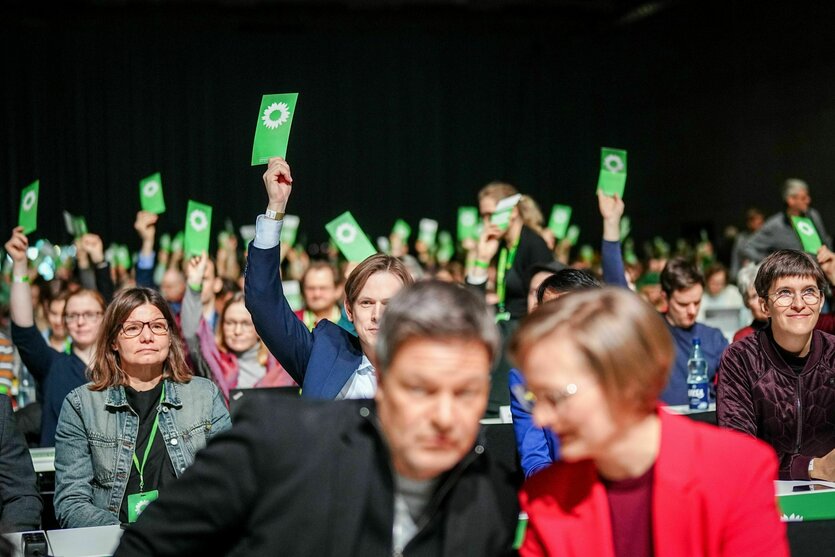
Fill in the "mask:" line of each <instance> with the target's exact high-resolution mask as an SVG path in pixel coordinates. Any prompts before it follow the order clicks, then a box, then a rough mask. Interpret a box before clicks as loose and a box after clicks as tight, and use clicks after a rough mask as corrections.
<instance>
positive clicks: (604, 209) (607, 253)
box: [597, 190, 629, 288]
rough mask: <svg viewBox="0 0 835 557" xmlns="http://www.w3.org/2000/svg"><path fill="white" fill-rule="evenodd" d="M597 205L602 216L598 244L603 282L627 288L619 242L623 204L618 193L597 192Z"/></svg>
mask: <svg viewBox="0 0 835 557" xmlns="http://www.w3.org/2000/svg"><path fill="white" fill-rule="evenodd" d="M597 206H598V208H599V209H600V216H601V217H603V242H602V245H601V246H600V253H601V255H602V266H603V282H605V283H606V284H610V285H612V286H622V287H623V288H629V284H628V283H627V282H626V276H625V274H624V268H623V255H622V254H621V244H620V221H621V218H623V211H624V209H625V205H624V203H623V199H621V198H620V196H619V195H617V194H615V195H606V194H605V193H603V192H602V191H599V190H598V192H597Z"/></svg>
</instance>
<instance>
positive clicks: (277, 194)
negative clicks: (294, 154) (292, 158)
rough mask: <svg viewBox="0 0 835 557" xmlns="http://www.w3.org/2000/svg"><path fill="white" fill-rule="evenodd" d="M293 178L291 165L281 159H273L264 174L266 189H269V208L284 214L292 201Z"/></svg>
mask: <svg viewBox="0 0 835 557" xmlns="http://www.w3.org/2000/svg"><path fill="white" fill-rule="evenodd" d="M292 186H293V177H292V176H291V175H290V165H289V164H287V161H285V160H284V159H283V158H281V157H273V158H271V159H270V160H269V162H268V164H267V171H266V172H264V187H266V188H267V196H268V197H269V200H270V201H269V205H268V206H267V208H269V209H271V210H273V211H278V212H279V213H283V212H284V210H285V208H286V207H287V200H288V199H290V192H291V190H292V189H293V187H292Z"/></svg>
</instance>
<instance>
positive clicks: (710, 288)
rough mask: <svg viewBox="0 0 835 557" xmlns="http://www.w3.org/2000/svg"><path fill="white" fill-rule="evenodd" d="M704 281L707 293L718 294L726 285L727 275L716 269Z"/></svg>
mask: <svg viewBox="0 0 835 557" xmlns="http://www.w3.org/2000/svg"><path fill="white" fill-rule="evenodd" d="M705 282H706V284H707V292H708V294H710V295H711V296H718V295H719V294H721V293H722V290H724V289H725V287H726V286H728V275H727V274H725V271H718V272H715V273H713V274H712V275H710V277H709V278H708V279H707V280H706V281H705Z"/></svg>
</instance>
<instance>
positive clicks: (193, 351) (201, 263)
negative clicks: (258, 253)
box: [180, 254, 296, 401]
mask: <svg viewBox="0 0 835 557" xmlns="http://www.w3.org/2000/svg"><path fill="white" fill-rule="evenodd" d="M207 263H208V257H207V256H206V254H203V255H202V256H197V257H192V258H191V259H190V260H189V262H188V264H187V269H186V275H187V281H188V286H189V287H188V289H187V290H186V294H185V297H184V298H183V308H182V311H181V312H180V323H181V325H182V328H183V337H184V338H185V340H186V343H188V347H189V353H190V355H191V359H192V361H193V363H194V365H195V366H196V367H197V369H198V370H199V372H201V374H203V375H205V376H206V377H211V378H213V379H214V381H215V383H217V385H218V386H219V387H220V390H221V392H222V393H223V397H224V398H225V399H226V401H228V400H229V391H230V390H231V389H235V388H253V387H291V386H294V385H296V382H295V381H293V378H292V377H290V375H289V374H288V373H287V372H286V371H285V370H284V368H283V367H281V364H279V363H278V360H276V359H275V357H273V355H272V354H270V352H269V351H268V350H267V347H266V346H265V345H264V343H263V342H261V337H259V336H258V333H257V332H256V331H255V325H254V324H253V323H252V315H250V313H249V310H248V309H246V305H245V304H244V296H243V293H241V292H238V293H237V294H235V295H234V296H232V297H231V298H230V299H229V300H227V301H226V303H225V304H224V305H223V309H222V310H221V312H220V318H219V319H218V326H217V331H213V330H212V328H211V326H210V325H209V323H208V322H207V321H206V320H205V319H203V318H202V307H201V302H200V293H201V291H202V288H203V286H202V285H203V273H204V272H205V271H206V265H207Z"/></svg>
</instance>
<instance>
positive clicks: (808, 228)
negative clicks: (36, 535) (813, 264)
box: [791, 216, 823, 255]
mask: <svg viewBox="0 0 835 557" xmlns="http://www.w3.org/2000/svg"><path fill="white" fill-rule="evenodd" d="M791 219H792V226H794V231H795V232H797V237H798V238H800V243H801V244H803V251H805V252H807V253H811V254H812V255H816V254H817V253H818V250H819V249H821V246H822V245H823V242H821V237H820V234H818V230H817V228H815V223H814V222H812V219H810V218H809V217H795V216H792V218H791Z"/></svg>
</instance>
